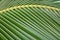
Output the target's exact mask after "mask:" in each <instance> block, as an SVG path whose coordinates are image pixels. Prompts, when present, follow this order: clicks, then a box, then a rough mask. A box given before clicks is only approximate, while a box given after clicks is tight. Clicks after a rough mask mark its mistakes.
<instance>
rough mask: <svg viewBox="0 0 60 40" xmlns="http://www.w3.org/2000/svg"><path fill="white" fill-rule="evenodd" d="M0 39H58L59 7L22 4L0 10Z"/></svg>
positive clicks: (59, 34) (59, 32)
mask: <svg viewBox="0 0 60 40" xmlns="http://www.w3.org/2000/svg"><path fill="white" fill-rule="evenodd" d="M0 39H1V40H60V9H58V8H54V7H49V6H42V5H23V6H16V7H11V8H8V9H5V10H2V11H0Z"/></svg>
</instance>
